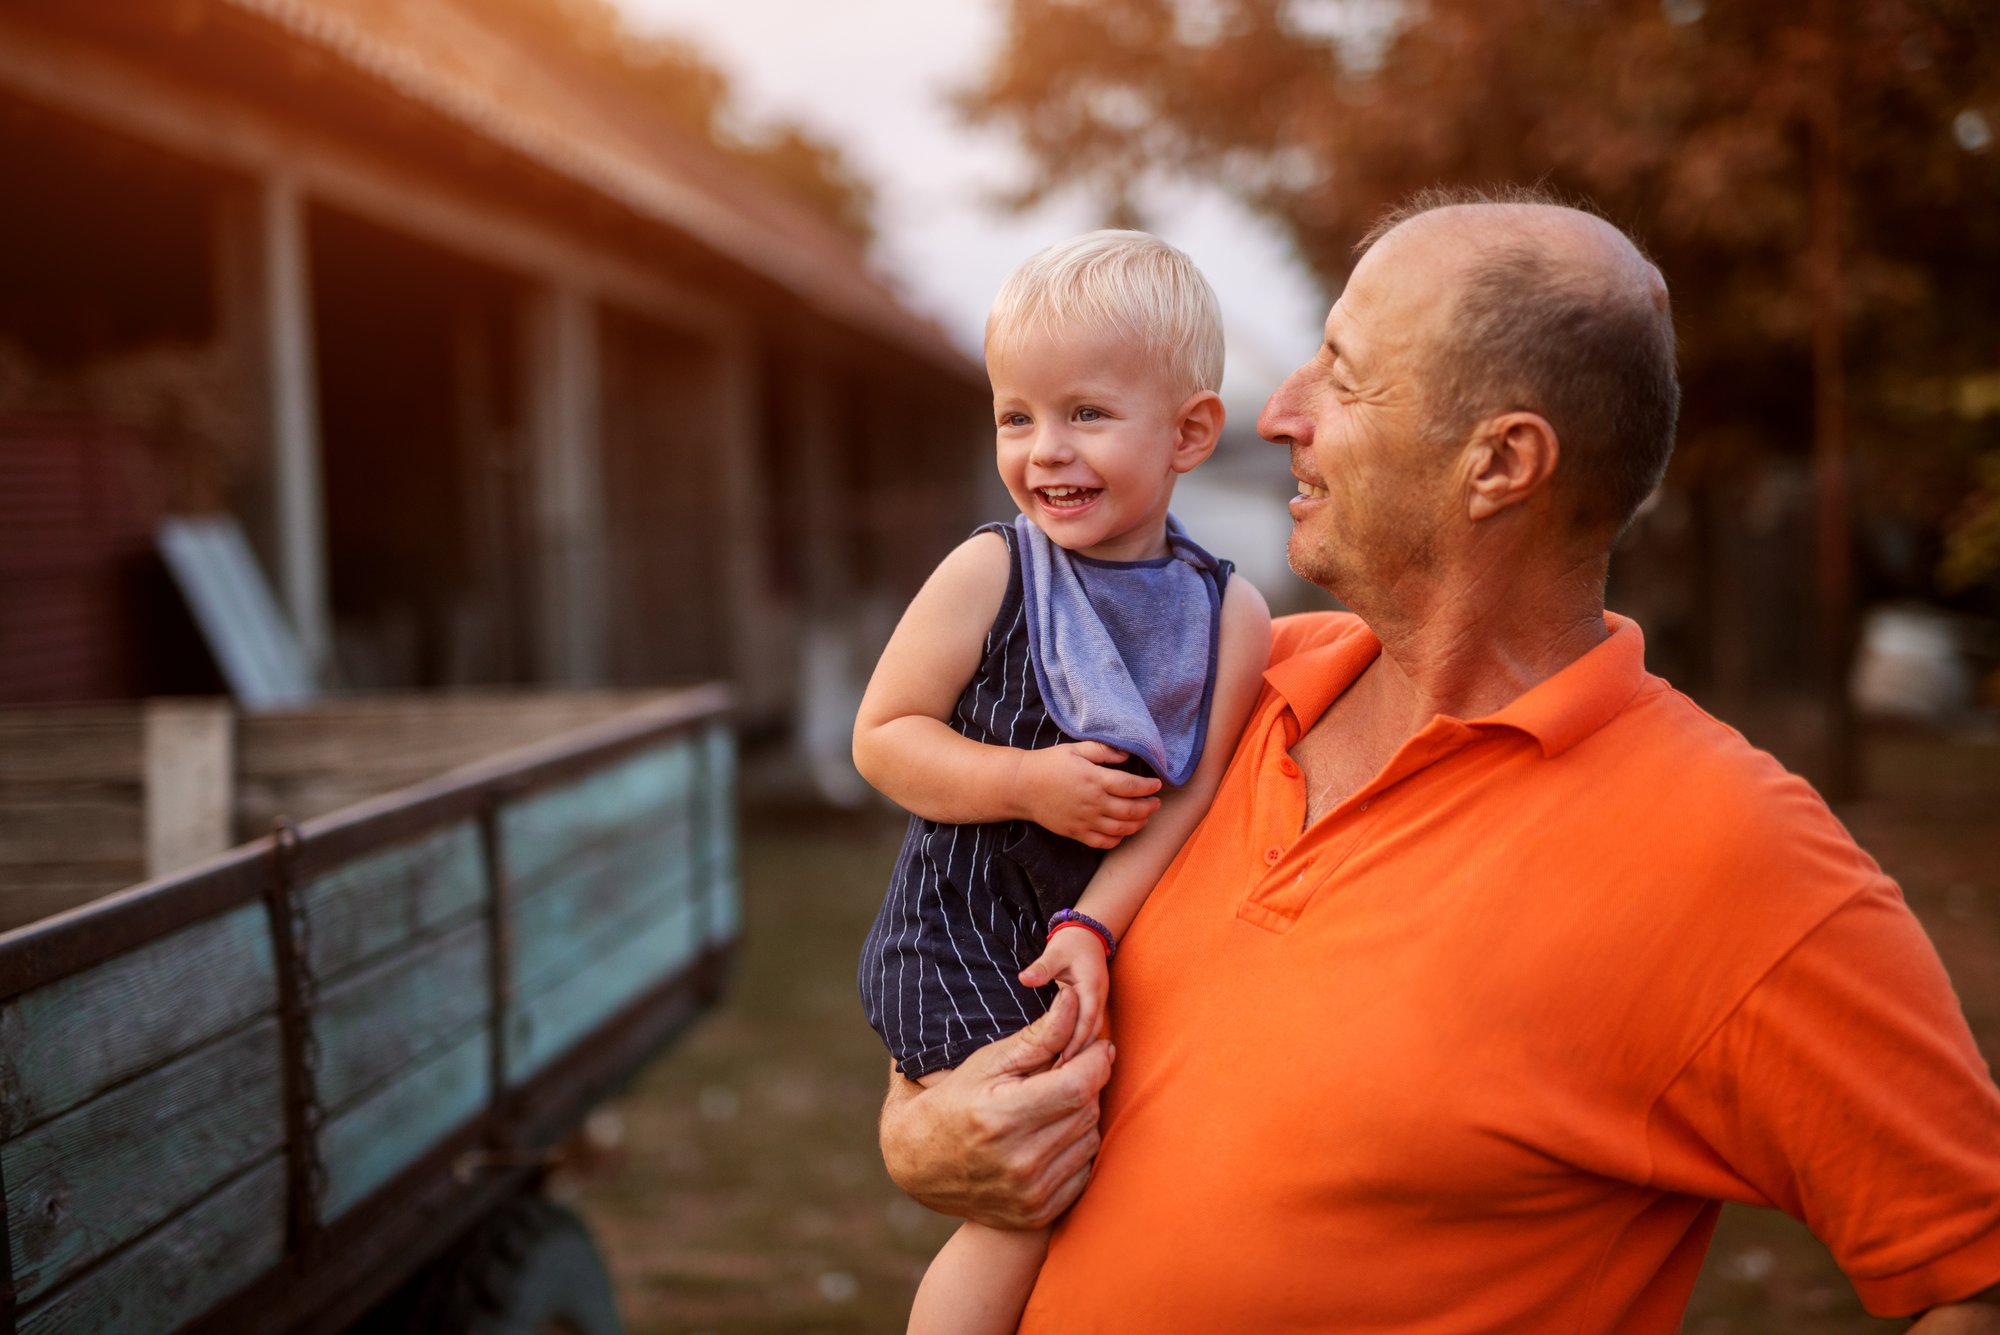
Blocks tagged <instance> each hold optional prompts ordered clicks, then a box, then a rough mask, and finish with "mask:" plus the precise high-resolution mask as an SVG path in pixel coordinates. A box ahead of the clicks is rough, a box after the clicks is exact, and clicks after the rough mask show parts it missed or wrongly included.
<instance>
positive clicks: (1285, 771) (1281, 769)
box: [1278, 757, 1299, 779]
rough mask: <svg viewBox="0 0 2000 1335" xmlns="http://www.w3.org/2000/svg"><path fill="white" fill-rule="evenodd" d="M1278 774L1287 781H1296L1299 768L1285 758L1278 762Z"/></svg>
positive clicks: (1288, 758) (1289, 759)
mask: <svg viewBox="0 0 2000 1335" xmlns="http://www.w3.org/2000/svg"><path fill="white" fill-rule="evenodd" d="M1278 773H1280V774H1282V775H1284V776H1285V777H1286V778H1288V779H1296V778H1298V777H1299V767H1298V766H1297V765H1294V764H1293V763H1292V762H1291V758H1290V757H1287V758H1285V759H1284V760H1280V761H1279V762H1278Z"/></svg>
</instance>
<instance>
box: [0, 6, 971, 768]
mask: <svg viewBox="0 0 2000 1335" xmlns="http://www.w3.org/2000/svg"><path fill="white" fill-rule="evenodd" d="M562 9H563V7H562V6H560V5H548V4H539V3H535V2H534V0H518V2H515V0H507V2H505V3H492V4H470V3H457V2H455V0H427V2H426V3H422V4H395V3H382V2H380V0H158V2H152V0H149V2H148V3H138V4H131V3H123V2H122V0H82V2H81V3H78V2H76V0H47V2H46V3H44V2H42V0H9V3H7V4H6V5H4V6H0V172H4V177H5V180H6V181H7V182H8V185H7V193H8V195H9V197H10V200H11V201H12V203H11V205H10V207H8V208H7V209H6V210H4V213H0V702H4V703H23V702H54V701H63V700H83V699H103V698H118V697H127V696H139V695H147V694H157V693H161V692H172V691H190V690H192V691H201V690H214V689H218V688H219V687H220V686H221V685H222V682H221V680H220V677H219V676H218V672H217V668H216V664H215V648H216V646H215V645H214V640H215V638H216V635H217V634H218V632H217V631H216V630H214V629H213V628H211V630H210V633H209V636H208V640H209V643H208V644H206V645H205V644H204V641H203V638H202V637H201V636H200V635H198V634H197V633H196V630H195V626H194V623H193V622H192V620H191V619H190V617H189V615H188V613H187V611H186V610H185V608H184V606H183V600H182V598H181V596H180V594H179V593H178V592H177V591H176V590H175V589H174V588H173V587H172V586H171V585H170V583H169V581H168V580H167V578H166V576H165V574H164V572H163V567H162V566H161V565H160V563H159V561H158V559H157V557H156V556H155V555H154V542H155V535H156V533H157V532H158V531H159V528H160V525H161V522H162V520H164V519H166V518H168V517H170V516H199V517H207V518H209V519H211V520H213V519H216V518H220V519H222V520H223V521H224V528H225V529H227V528H228V527H229V525H230V524H231V523H232V522H233V524H234V525H235V526H236V527H239V528H240V530H241V532H242V533H243V534H244V535H245V536H246V538H247V548H248V551H249V552H250V553H251V554H252V557H253V560H252V561H251V562H250V563H248V565H247V566H246V565H245V563H242V562H240V561H239V562H238V563H237V566H236V567H235V568H231V569H224V568H223V567H226V566H227V565H228V563H227V561H226V560H225V561H224V562H223V563H222V566H216V564H215V562H214V561H213V560H211V561H210V563H209V566H210V567H211V568H209V569H207V573H206V576H205V577H206V578H209V579H211V580H219V581H224V582H226V580H227V579H229V578H241V577H244V576H246V575H260V576H261V577H262V579H263V580H265V581H267V582H268V584H269V585H270V587H271V588H272V589H273V590H274V592H275V594H276V600H277V603H278V605H279V607H280V608H281V609H282V612H283V621H284V622H285V623H288V625H289V629H290V631H291V633H292V634H293V635H295V637H296V641H297V649H298V656H299V658H300V660H301V661H302V664H303V672H304V674H305V676H306V677H307V678H308V680H309V684H310V685H311V686H312V687H339V688H348V689H384V688H408V687H453V686H468V685H485V684H551V685H555V684H560V685H566V686H599V685H639V684H654V683H662V682H674V681H684V680H697V679H707V678H715V677H727V678H731V679H734V680H735V681H736V682H737V683H738V684H739V686H740V688H741V692H742V699H743V702H744V719H745V722H746V724H747V725H748V726H750V727H751V728H753V729H756V728H760V727H762V728H772V727H777V726H780V725H782V724H783V723H784V722H785V721H786V720H787V719H788V718H789V717H790V715H791V714H792V712H793V709H794V704H795V700H796V697H797V694H798V691H799V678H800V674H799V672H798V670H797V663H798V660H799V654H800V652H801V645H802V643H804V642H806V641H807V640H810V639H812V638H813V637H814V636H815V635H816V634H817V635H819V636H820V637H821V638H822V639H830V640H832V641H833V642H834V647H835V649H836V650H837V649H839V646H840V642H841V641H842V637H843V635H844V634H845V632H844V630H843V629H842V628H844V627H845V626H847V625H848V624H849V623H851V622H852V621H853V619H854V618H853V616H852V613H853V609H855V608H856V607H866V606H871V605H878V604H879V605H881V606H886V607H890V608H892V609H893V608H894V607H897V606H900V602H901V599H902V598H904V597H906V596H907V595H908V593H909V592H910V591H911V590H912V589H913V588H914V586H915V583H916V581H917V580H919V579H921V577H922V576H923V574H924V573H926V572H927V570H928V569H929V566H930V564H931V563H932V561H933V560H934V559H935V557H936V555H937V552H938V551H939V549H940V544H942V543H946V542H948V541H950V540H951V539H952V538H953V537H955V536H957V535H958V534H960V533H962V532H963V531H964V530H965V529H966V528H967V527H968V526H969V525H970V524H971V522H972V521H973V515H974V514H975V512H976V510H977V505H976V502H975V495H976V490H975V489H976V488H977V487H978V486H979V485H980V479H982V478H983V476H984V474H985V473H986V472H987V471H989V470H988V469H987V466H986V462H985V451H986V446H985V443H984V442H985V440H986V431H987V428H986V424H985V408H984V403H983V400H984V377H983V375H982V374H981V373H980V371H979V369H978V368H977V366H976V365H974V364H973V363H972V362H971V361H969V360H968V359H967V358H966V357H965V356H964V355H963V354H962V353H961V352H959V351H958V350H956V349H955V348H954V347H952V346H951V344H950V343H949V342H948V341H947V340H946V339H944V338H943V337H942V336H941V335H940V334H939V332H938V331H937V330H936V329H935V328H934V327H933V326H932V325H931V324H930V323H928V322H927V321H925V320H923V319H920V318H919V317H917V316H915V315H913V314H912V313H911V312H910V311H909V310H907V309H906V308H905V307H904V306H903V305H902V304H900V303H899V302H898V300H897V299H896V297H895V296H894V295H893V294H892V293H891V292H890V291H889V290H888V288H887V287H886V286H885V285H884V284H883V283H882V282H881V281H880V280H879V279H878V278H876V277H875V276H874V275H873V274H872V273H871V271H870V270H869V268H868V266H867V264H866V262H865V259H864V253H863V245H864V239H865V221H862V222H859V223H857V222H856V221H855V219H854V218H853V217H852V216H847V215H843V214H842V212H841V210H840V208H839V203H840V201H841V200H843V199H845V198H846V196H845V195H842V194H841V193H840V189H841V184H842V183H841V182H839V181H838V180H837V179H835V178H833V177H830V176H825V175H823V174H821V169H822V167H823V166H824V165H825V164H826V162H827V160H828V159H826V157H825V155H824V154H823V153H820V152H819V150H817V149H816V147H815V146H814V145H813V144H811V143H810V142H809V141H807V140H806V139H804V138H803V137H802V136H798V135H793V136H792V137H791V138H790V139H784V138H782V137H781V138H780V139H779V140H778V141H777V142H776V145H775V147H774V148H767V149H766V150H765V151H764V153H763V154H762V157H761V158H759V157H758V156H756V155H753V154H750V153H747V152H732V151H731V149H730V148H729V146H727V145H724V144H719V143H717V142H716V141H715V139H714V138H713V137H712V136H710V135H709V134H708V133H707V132H706V128H705V125H704V123H703V118H704V117H705V116H706V115H708V114H709V113H711V112H712V111H713V110H714V108H713V105H712V104H713V101H714V99H715V97H716V96H717V94H718V91H719V90H718V89H717V88H716V87H715V86H713V85H712V84H709V85H705V84H702V83H701V82H700V79H699V75H700V70H699V69H698V68H695V67H693V66H690V67H689V69H688V75H689V77H688V78H686V79H675V78H673V77H671V76H672V75H673V74H674V71H672V70H667V71H658V70H655V71H653V74H654V76H655V77H653V78H652V79H651V80H650V81H641V80H639V79H631V78H621V77H619V75H618V73H617V71H618V70H619V69H621V68H623V65H622V62H621V61H620V58H619V57H618V56H617V55H615V54H614V55H613V56H612V57H611V59H610V62H609V65H610V67H611V69H612V72H611V73H609V74H607V62H606V61H605V60H604V59H602V58H596V59H593V56H592V53H591V50H590V48H589V46H588V44H587V41H584V40H581V39H582V38H587V36H588V34H587V33H583V34H580V33H579V30H578V29H577V26H576V25H575V24H574V23H572V22H570V21H569V20H568V19H567V18H566V17H565V16H564V14H563V12H562ZM663 89H664V90H668V93H667V94H662V92H661V90H663ZM676 89H678V92H675V91H673V90H676ZM704 99H707V100H706V101H704ZM787 171H790V172H791V173H792V176H793V177H794V178H795V180H796V181H798V182H803V183H804V185H803V186H796V185H794V184H792V183H788V182H787V180H786V179H785V173H786V172H787ZM814 183H818V184H819V186H820V189H821V197H820V198H815V197H814V196H813V194H812V185H813V184H814ZM829 192H831V193H830V194H829ZM827 198H831V199H833V201H834V203H833V204H832V205H828V204H827V203H826V202H825V201H826V199H827ZM912 423H922V426H923V432H922V446H921V447H920V448H912V445H911V440H912V437H911V430H910V428H911V424H912ZM226 545H227V544H225V546H226ZM196 575H197V577H202V576H201V572H200V571H197V572H196ZM880 619H881V618H880V617H877V618H875V620H876V621H879V620H880ZM816 628H818V629H816ZM265 629H266V630H268V627H267V628H265ZM219 633H221V634H223V635H225V636H227V635H231V634H233V635H236V636H237V637H239V638H241V637H244V636H250V637H253V638H254V637H255V636H256V635H257V634H259V633H261V632H260V631H259V629H258V628H256V627H254V626H237V627H235V628H233V629H231V628H223V630H222V631H221V632H219ZM868 647H872V646H868ZM865 652H866V648H863V649H861V650H857V651H856V653H855V654H854V655H852V656H853V657H854V658H856V659H857V660H859V661H861V662H862V664H863V665H864V666H865V661H866V660H865V658H864V657H863V655H864V654H865Z"/></svg>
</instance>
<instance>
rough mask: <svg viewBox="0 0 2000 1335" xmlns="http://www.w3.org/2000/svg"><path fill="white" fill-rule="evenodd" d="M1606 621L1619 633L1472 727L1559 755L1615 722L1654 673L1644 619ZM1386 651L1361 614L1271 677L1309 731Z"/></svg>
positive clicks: (1267, 676) (1612, 618)
mask: <svg viewBox="0 0 2000 1335" xmlns="http://www.w3.org/2000/svg"><path fill="white" fill-rule="evenodd" d="M1604 624H1605V627H1606V629H1608V630H1609V631H1610V632H1611V633H1610V635H1608V636H1607V637H1606V638H1605V639H1604V641H1603V642H1602V643H1601V644H1598V645H1596V646H1595V647H1593V648H1592V649H1590V650H1589V651H1588V652H1587V653H1585V654H1584V655H1583V656H1582V657H1581V658H1579V659H1577V660H1576V661H1575V662H1573V663H1571V664H1570V665H1569V666H1567V667H1565V668H1564V669H1563V670H1562V671H1560V672H1558V673H1556V674H1555V675H1554V676H1553V677H1550V678H1549V679H1548V680H1547V681H1544V682H1541V683H1539V684H1538V685H1536V686H1533V687H1531V688H1530V689H1529V690H1527V691H1526V692H1524V693H1523V694H1522V695H1521V696H1519V697H1518V698H1517V699H1515V700H1513V701H1512V702H1510V703H1508V704H1507V705H1505V706H1503V707H1501V708H1500V709H1498V710H1495V711H1494V712H1493V713H1491V714H1488V715H1486V716H1485V717H1483V718H1477V719H1473V720H1471V722H1470V725H1469V726H1472V727H1480V728H1512V729H1515V730H1516V731H1519V732H1525V733H1527V734H1528V735H1529V736H1530V737H1533V738H1534V739H1535V741H1536V743H1537V744H1538V745H1540V747H1541V748H1542V754H1543V755H1544V756H1551V757H1553V756H1559V755H1561V754H1562V753H1563V752H1565V751H1567V750H1569V748H1571V747H1572V746H1575V745H1576V744H1577V743H1578V742H1580V741H1582V740H1583V739H1584V738H1586V737H1588V736H1590V734H1591V733H1593V732H1596V731H1597V730H1598V729H1599V728H1601V727H1603V726H1604V725H1605V724H1606V723H1609V722H1610V721H1611V720H1612V719H1613V718H1614V717H1616V716H1617V714H1618V712H1619V711H1620V710H1622V709H1624V708H1625V706H1626V704H1628V703H1629V702H1630V701H1631V699H1632V697H1633V696H1634V695H1636V694H1637V693H1638V691H1639V687H1640V685H1641V683H1643V682H1644V681H1645V679H1646V637H1645V636H1644V635H1643V634H1641V633H1640V630H1639V625H1638V623H1637V622H1635V621H1632V620H1630V619H1629V618H1626V617H1622V616H1619V615H1618V614H1617V613H1615V612H1606V613H1605V614H1604ZM1381 652H1382V642H1381V641H1380V640H1378V639H1376V638H1375V632H1374V631H1372V630H1370V629H1368V627H1367V626H1366V625H1365V624H1364V623H1363V622H1361V621H1360V620H1359V619H1356V620H1355V621H1353V622H1352V623H1351V625H1350V626H1349V627H1348V628H1347V630H1346V633H1344V634H1342V635H1341V636H1339V637H1338V638H1337V639H1334V640H1332V641H1331V642H1329V643H1327V644H1323V645H1320V646H1318V647H1316V648H1313V649H1308V650H1306V651H1305V652H1303V653H1299V654H1294V655H1293V656H1292V657H1290V658H1287V659H1285V660H1284V661H1283V662H1281V663H1277V664H1274V665H1273V666H1272V667H1270V668H1269V669H1268V670H1266V672H1265V673H1264V680H1265V681H1266V682H1267V683H1269V685H1270V687H1271V689H1272V690H1274V691H1276V692H1277V693H1278V695H1279V697H1280V698H1282V699H1283V700H1284V702H1285V704H1286V705H1287V706H1289V707H1290V709H1291V711H1292V714H1293V716H1294V717H1295V718H1297V719H1298V725H1299V732H1300V733H1301V735H1303V734H1304V733H1305V732H1307V731H1309V730H1310V729H1311V728H1312V726H1313V724H1315V723H1317V722H1318V721H1319V716H1320V715H1321V714H1323V713H1325V712H1326V708H1327V706H1328V705H1330V704H1332V703H1333V702H1334V701H1335V700H1337V699H1339V698H1340V693H1341V692H1342V691H1344V690H1346V689H1347V688H1348V687H1349V686H1351V685H1353V684H1354V680H1355V678H1357V677H1359V676H1360V675H1361V674H1362V672H1364V671H1365V670H1367V667H1368V665H1369V664H1370V663H1373V662H1374V661H1375V659H1376V658H1377V656H1379V655H1380V654H1381Z"/></svg>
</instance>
